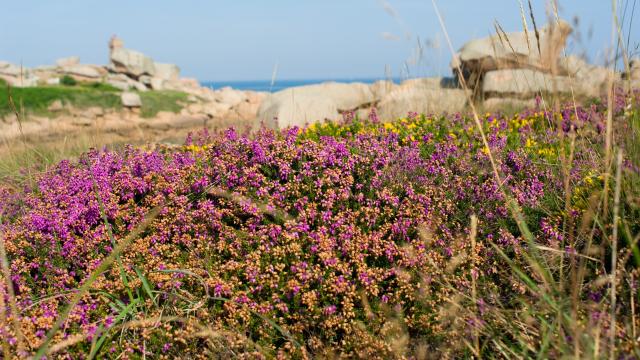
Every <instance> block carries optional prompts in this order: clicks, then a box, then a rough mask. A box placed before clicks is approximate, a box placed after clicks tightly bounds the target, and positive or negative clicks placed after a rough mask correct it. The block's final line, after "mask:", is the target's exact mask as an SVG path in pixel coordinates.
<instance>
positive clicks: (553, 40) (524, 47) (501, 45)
mask: <svg viewBox="0 0 640 360" xmlns="http://www.w3.org/2000/svg"><path fill="white" fill-rule="evenodd" d="M571 32H572V29H571V26H570V25H569V24H568V23H567V22H565V21H560V22H558V23H557V24H556V23H555V22H554V23H550V24H548V25H547V26H545V27H543V28H541V29H539V41H538V39H537V38H536V34H535V32H534V31H529V32H528V36H527V34H526V33H525V32H511V33H507V34H503V33H499V34H496V35H494V36H491V37H487V38H482V39H477V40H472V41H469V42H467V43H466V44H464V46H462V48H461V49H460V50H459V52H458V53H457V54H456V55H455V56H454V58H453V60H452V61H451V68H452V70H453V73H454V75H455V76H456V77H457V76H458V72H457V66H460V68H461V70H462V73H463V76H464V78H465V81H466V83H467V85H468V86H469V88H471V89H476V88H478V89H480V87H479V86H478V84H479V82H480V81H481V79H482V77H483V75H484V74H485V73H487V72H489V71H494V70H501V69H532V70H537V71H541V72H554V71H556V70H558V69H557V66H558V63H557V62H558V60H559V59H560V55H561V53H562V50H563V49H564V48H565V45H566V40H567V37H568V36H569V34H571ZM505 35H506V36H505ZM556 73H557V71H556Z"/></svg>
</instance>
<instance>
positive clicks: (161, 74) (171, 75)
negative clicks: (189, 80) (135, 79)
mask: <svg viewBox="0 0 640 360" xmlns="http://www.w3.org/2000/svg"><path fill="white" fill-rule="evenodd" d="M154 68H155V71H156V72H155V77H157V78H159V79H162V80H178V78H180V68H179V67H178V66H177V65H174V64H163V63H155V64H154Z"/></svg>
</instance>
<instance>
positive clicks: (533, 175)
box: [0, 99, 640, 358]
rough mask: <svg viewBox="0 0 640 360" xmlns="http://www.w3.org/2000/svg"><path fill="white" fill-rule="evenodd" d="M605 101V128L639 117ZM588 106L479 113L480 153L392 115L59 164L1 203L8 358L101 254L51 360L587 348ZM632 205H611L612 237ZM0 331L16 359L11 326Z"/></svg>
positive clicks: (593, 151)
mask: <svg viewBox="0 0 640 360" xmlns="http://www.w3.org/2000/svg"><path fill="white" fill-rule="evenodd" d="M620 104H621V107H620V108H619V109H615V110H613V109H612V111H615V113H616V115H617V121H618V122H617V126H620V127H622V128H624V127H625V126H627V125H629V124H628V121H629V120H631V123H632V124H633V122H637V120H638V117H637V111H636V112H634V111H635V110H633V111H629V108H628V107H627V106H625V100H624V99H623V100H621V102H620ZM606 111H607V109H605V108H604V107H598V106H593V107H590V108H578V109H575V108H574V107H572V106H568V107H566V108H565V109H562V110H561V111H559V112H557V113H556V112H549V111H543V110H541V109H533V110H530V111H526V112H523V113H520V114H516V115H515V116H513V117H511V116H509V117H507V116H503V115H500V114H487V115H486V116H485V117H483V119H482V126H483V129H484V131H485V132H486V135H487V141H488V146H489V148H490V150H491V152H490V153H489V151H487V149H486V148H485V147H484V146H483V141H482V140H481V136H480V134H479V132H478V130H477V129H476V128H475V127H474V123H473V121H472V120H471V119H469V118H467V117H465V116H462V115H460V114H455V115H452V116H448V117H431V116H423V115H418V114H410V115H409V116H408V117H406V118H403V119H400V120H398V121H392V122H386V123H380V122H378V121H374V120H371V121H369V120H358V119H349V121H347V122H346V123H342V124H336V123H328V124H320V125H314V126H311V127H309V128H307V129H304V130H301V129H297V128H293V129H287V130H284V131H282V132H273V131H267V130H264V131H262V132H260V133H259V134H257V135H256V136H255V137H248V136H241V135H239V134H238V133H236V132H235V131H234V130H233V129H230V130H227V131H226V132H224V133H216V134H213V135H208V134H202V135H201V136H200V137H199V138H198V139H197V140H196V141H193V140H192V139H191V138H190V139H188V140H187V142H186V144H185V146H183V147H181V148H179V149H159V150H155V151H144V150H141V149H134V148H131V147H129V148H127V149H126V151H123V152H113V151H97V150H93V151H91V152H89V153H87V154H85V155H84V156H83V157H82V158H81V159H80V160H79V161H77V162H70V161H63V162H61V163H60V164H58V165H57V166H56V167H54V168H52V169H50V171H48V172H47V173H45V174H43V175H41V177H40V178H39V179H38V181H37V183H36V184H35V186H32V185H29V187H28V188H25V189H24V190H23V191H18V192H16V191H9V190H8V189H6V190H2V191H3V192H2V193H0V195H2V196H0V199H2V200H0V209H2V217H3V218H4V219H6V220H7V222H6V223H5V224H4V225H2V232H3V233H4V236H5V238H6V244H7V246H6V248H7V252H8V254H9V259H10V262H11V269H10V270H11V274H12V275H11V281H10V282H9V283H10V284H11V285H12V287H15V292H16V304H17V305H16V306H17V307H18V309H19V317H20V321H19V322H18V323H19V325H20V330H21V331H20V333H21V334H22V335H23V336H24V339H25V340H26V341H23V346H28V350H29V351H33V350H35V348H37V347H38V346H39V345H40V344H41V342H42V341H43V339H44V338H45V334H46V332H47V331H49V330H50V329H51V327H52V324H53V322H54V321H55V319H57V318H59V317H61V316H63V315H64V312H63V309H64V307H65V305H66V304H67V303H68V301H69V300H68V297H69V296H72V295H71V294H72V293H74V291H75V290H76V289H78V288H79V287H80V286H81V285H82V284H83V283H85V282H86V281H87V279H94V277H92V274H93V273H94V272H95V271H96V269H99V268H100V267H101V266H103V264H107V265H109V266H108V267H107V269H108V270H107V271H104V272H102V271H101V272H97V273H95V275H96V277H95V282H94V283H92V284H91V285H92V286H91V291H89V292H86V293H81V294H80V295H82V296H81V297H80V298H79V300H80V301H79V303H78V304H77V306H75V307H74V308H73V310H72V312H71V315H70V316H69V317H68V320H67V321H66V322H65V323H64V327H63V328H64V331H59V332H57V333H56V334H55V336H54V338H53V341H54V342H55V343H59V342H61V341H63V339H65V338H67V339H68V338H72V339H73V338H74V337H73V336H76V337H75V338H76V339H78V340H77V342H75V343H72V344H71V345H69V347H67V348H63V349H61V350H60V351H61V352H63V353H66V355H67V356H68V357H77V356H78V355H80V354H82V353H90V352H96V353H97V354H98V355H104V356H109V354H110V353H111V351H114V352H122V351H131V352H134V353H139V354H142V353H143V352H151V353H154V354H164V355H166V356H181V357H207V356H213V355H214V354H215V355H220V354H239V353H240V354H243V355H246V356H251V355H253V356H259V355H263V356H266V357H276V356H279V357H287V356H289V357H292V356H293V357H308V356H324V357H328V356H331V355H332V354H338V355H341V356H345V357H382V358H394V357H398V358H400V357H410V356H416V357H420V356H421V355H420V354H422V355H424V354H426V353H427V352H430V353H433V354H438V355H442V356H447V357H471V356H473V354H475V353H484V354H487V355H490V354H495V353H501V352H502V353H505V352H507V353H509V354H515V355H516V356H522V357H531V356H533V355H537V354H539V355H541V357H552V358H555V357H560V355H562V354H573V351H574V347H576V346H577V347H578V348H579V349H583V350H582V351H584V352H587V351H589V349H593V346H592V345H593V344H594V341H597V340H595V339H597V338H599V337H600V334H601V333H604V331H605V330H604V329H607V327H608V326H609V325H611V322H610V320H609V317H608V316H606V311H607V310H606V309H608V307H609V305H610V303H609V302H608V301H609V300H608V298H609V297H608V294H609V290H608V287H607V285H608V281H604V282H603V281H602V275H603V273H602V272H603V268H604V264H606V261H605V260H599V259H597V257H598V256H602V257H603V258H605V257H607V258H608V257H610V256H611V253H607V252H606V251H603V252H602V253H601V254H599V255H598V254H596V255H594V254H592V252H593V251H594V249H593V247H594V246H602V248H601V249H609V248H608V247H607V245H606V244H608V241H609V240H608V239H609V236H608V235H607V234H608V232H607V231H608V230H607V229H606V227H605V226H598V227H596V223H595V222H593V224H591V223H587V225H586V226H585V225H584V224H583V223H582V222H581V221H580V219H588V218H591V219H592V218H593V216H594V215H593V214H592V211H593V209H592V208H591V207H589V206H588V205H587V206H585V204H589V203H590V202H591V201H594V199H597V198H598V194H602V191H603V188H604V184H605V182H606V181H607V180H606V178H605V177H601V175H602V174H601V173H598V172H597V169H598V168H599V167H598V158H599V156H600V155H601V147H600V146H601V145H602V144H603V136H602V134H603V129H604V127H603V122H604V121H605V119H606ZM633 129H637V124H636V125H635V127H634V128H633ZM634 131H636V130H634ZM621 135H625V134H624V133H621ZM576 138H577V140H576V141H575V144H576V147H575V148H573V149H572V150H573V152H572V154H573V155H572V163H571V164H570V167H569V168H568V171H567V172H563V170H561V166H560V165H562V164H563V163H562V162H561V159H563V158H564V156H565V154H567V153H568V150H569V149H568V148H567V144H570V143H571V142H570V141H568V140H567V139H576ZM489 154H492V155H493V156H494V159H495V162H496V167H497V170H498V172H499V173H500V175H501V182H500V183H499V184H498V183H497V182H496V179H495V178H494V175H493V174H492V170H493V169H492V166H491V161H490V157H489ZM637 165H638V164H637V162H636V160H633V161H631V160H630V162H629V163H628V164H627V165H625V166H626V167H625V169H628V171H631V172H637ZM634 166H635V168H634ZM626 171H627V170H625V172H626ZM634 176H636V177H630V179H637V175H634ZM565 179H566V180H568V181H569V183H570V184H574V186H572V187H571V188H569V189H568V194H570V195H571V196H569V197H567V196H566V194H567V193H565V191H566V190H567V188H566V187H565V184H566V182H565ZM610 181H612V180H611V179H610ZM617 183H619V182H617ZM612 184H613V182H612ZM611 188H613V187H609V189H611ZM629 189H632V187H629ZM629 189H627V190H625V194H626V195H627V196H631V197H634V196H636V195H634V194H635V193H633V191H632V190H629ZM503 190H504V191H503ZM636 191H637V189H636ZM511 199H513V200H511ZM565 199H566V200H567V203H564V200H565ZM634 204H635V202H634V201H630V202H629V203H627V204H626V205H624V206H623V212H622V214H623V215H622V219H623V221H624V223H625V224H626V229H627V232H628V233H629V234H632V235H631V236H628V238H629V239H630V240H631V241H632V239H633V236H635V235H634V234H637V233H638V231H640V228H639V225H638V224H639V223H640V222H638V221H637V220H638V218H637V213H638V212H637V206H636V205H634ZM514 208H517V209H519V210H518V211H514ZM512 213H516V214H517V216H512ZM147 214H157V215H154V216H152V217H150V218H148V219H146V220H145V216H146V215H147ZM606 216H607V219H608V216H609V215H606ZM472 219H476V220H472ZM516 220H518V221H516ZM585 221H590V220H585ZM523 224H524V225H523ZM572 224H573V225H572ZM591 226H593V229H594V230H593V231H592V227H591ZM132 233H134V234H137V236H134V237H131V235H130V234H132ZM585 233H586V234H590V236H591V237H587V236H584V234H585ZM114 249H118V250H120V249H124V251H123V252H122V253H115V254H116V255H117V256H114V255H113V254H114ZM636 249H637V248H636ZM631 250H633V247H632V246H629V247H624V248H621V249H620V255H621V259H625V260H624V261H623V260H621V262H620V265H619V266H620V268H619V272H620V273H621V274H626V273H627V271H628V272H629V273H631V274H636V276H637V269H636V267H634V265H633V264H634V261H639V260H640V259H639V258H637V256H636V255H634V253H633V252H632V251H631ZM541 252H544V253H543V254H541ZM624 254H628V256H622V255H624ZM616 255H617V254H616ZM107 260H109V261H113V264H111V263H108V262H107ZM585 261H586V262H585ZM583 262H584V266H582V265H581V266H580V267H578V265H577V264H579V263H580V264H582V263H583ZM578 270H580V271H578ZM621 276H627V275H621ZM572 279H574V280H575V279H581V280H579V281H578V280H575V281H577V285H578V286H577V287H576V288H575V289H577V290H575V291H576V292H575V293H572V291H573V290H572V289H574V288H569V289H568V288H567V287H568V286H569V285H567V284H572V281H574V280H572ZM582 279H583V280H584V281H582ZM624 279H629V280H630V279H633V277H624ZM4 283H5V282H3V284H4ZM558 284H561V285H558ZM616 289H617V290H618V294H619V298H618V306H619V313H618V324H623V325H621V326H624V327H625V329H627V328H628V329H631V325H632V324H633V325H634V326H637V325H639V324H637V323H638V319H637V318H634V317H633V310H629V309H633V307H630V302H631V304H633V300H632V299H634V296H637V295H636V293H635V291H636V290H633V289H634V288H633V287H632V286H627V285H625V283H623V282H618V285H617V287H616ZM3 292H4V293H6V286H5V287H4V288H3ZM572 298H574V299H576V300H575V302H574V303H571V302H570V299H572ZM603 309H604V310H603ZM603 314H605V315H603ZM62 319H67V317H64V316H63V317H62ZM2 331H3V333H5V334H8V335H7V336H6V338H7V339H8V344H9V346H11V348H12V349H16V348H17V346H18V345H19V341H20V337H19V336H18V333H17V332H16V331H15V329H14V330H12V328H11V326H10V325H9V323H7V325H6V326H5V328H4V329H2ZM576 335H579V336H576ZM614 335H615V336H614V340H615V346H616V347H617V349H619V350H618V351H619V352H631V351H634V349H635V350H637V349H636V348H634V346H636V345H634V344H635V339H634V337H633V333H632V332H631V331H616V332H615V333H614ZM67 343H68V341H67ZM589 346H592V347H589ZM59 355H61V356H64V355H65V354H59Z"/></svg>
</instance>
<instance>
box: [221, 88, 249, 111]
mask: <svg viewBox="0 0 640 360" xmlns="http://www.w3.org/2000/svg"><path fill="white" fill-rule="evenodd" d="M214 99H215V100H216V101H217V102H219V103H222V104H227V105H229V106H231V107H233V106H236V105H238V104H240V103H241V102H243V101H245V100H246V99H247V95H246V93H245V92H244V91H240V90H235V89H232V88H230V87H223V88H222V89H220V90H217V91H215V94H214Z"/></svg>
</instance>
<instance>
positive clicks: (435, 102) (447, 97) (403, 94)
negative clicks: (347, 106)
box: [377, 78, 467, 121]
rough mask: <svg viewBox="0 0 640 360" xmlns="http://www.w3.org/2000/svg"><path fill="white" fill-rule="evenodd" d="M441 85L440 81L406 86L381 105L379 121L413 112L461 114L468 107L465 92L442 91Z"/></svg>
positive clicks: (417, 80) (444, 89)
mask: <svg viewBox="0 0 640 360" xmlns="http://www.w3.org/2000/svg"><path fill="white" fill-rule="evenodd" d="M440 84H441V79H440V78H424V79H415V80H411V81H407V82H404V83H403V84H402V85H400V86H398V87H397V88H396V89H395V90H393V91H391V92H390V93H388V94H387V95H385V96H384V97H383V98H382V100H381V101H380V102H379V103H378V105H377V108H378V117H379V118H380V119H383V120H385V121H390V120H394V119H397V118H399V117H403V116H406V115H407V113H408V112H410V111H411V112H417V113H424V114H438V113H443V112H448V113H454V112H459V111H462V110H463V109H464V107H465V105H466V103H467V98H466V96H465V93H464V91H463V90H461V89H450V88H443V87H441V86H440Z"/></svg>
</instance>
